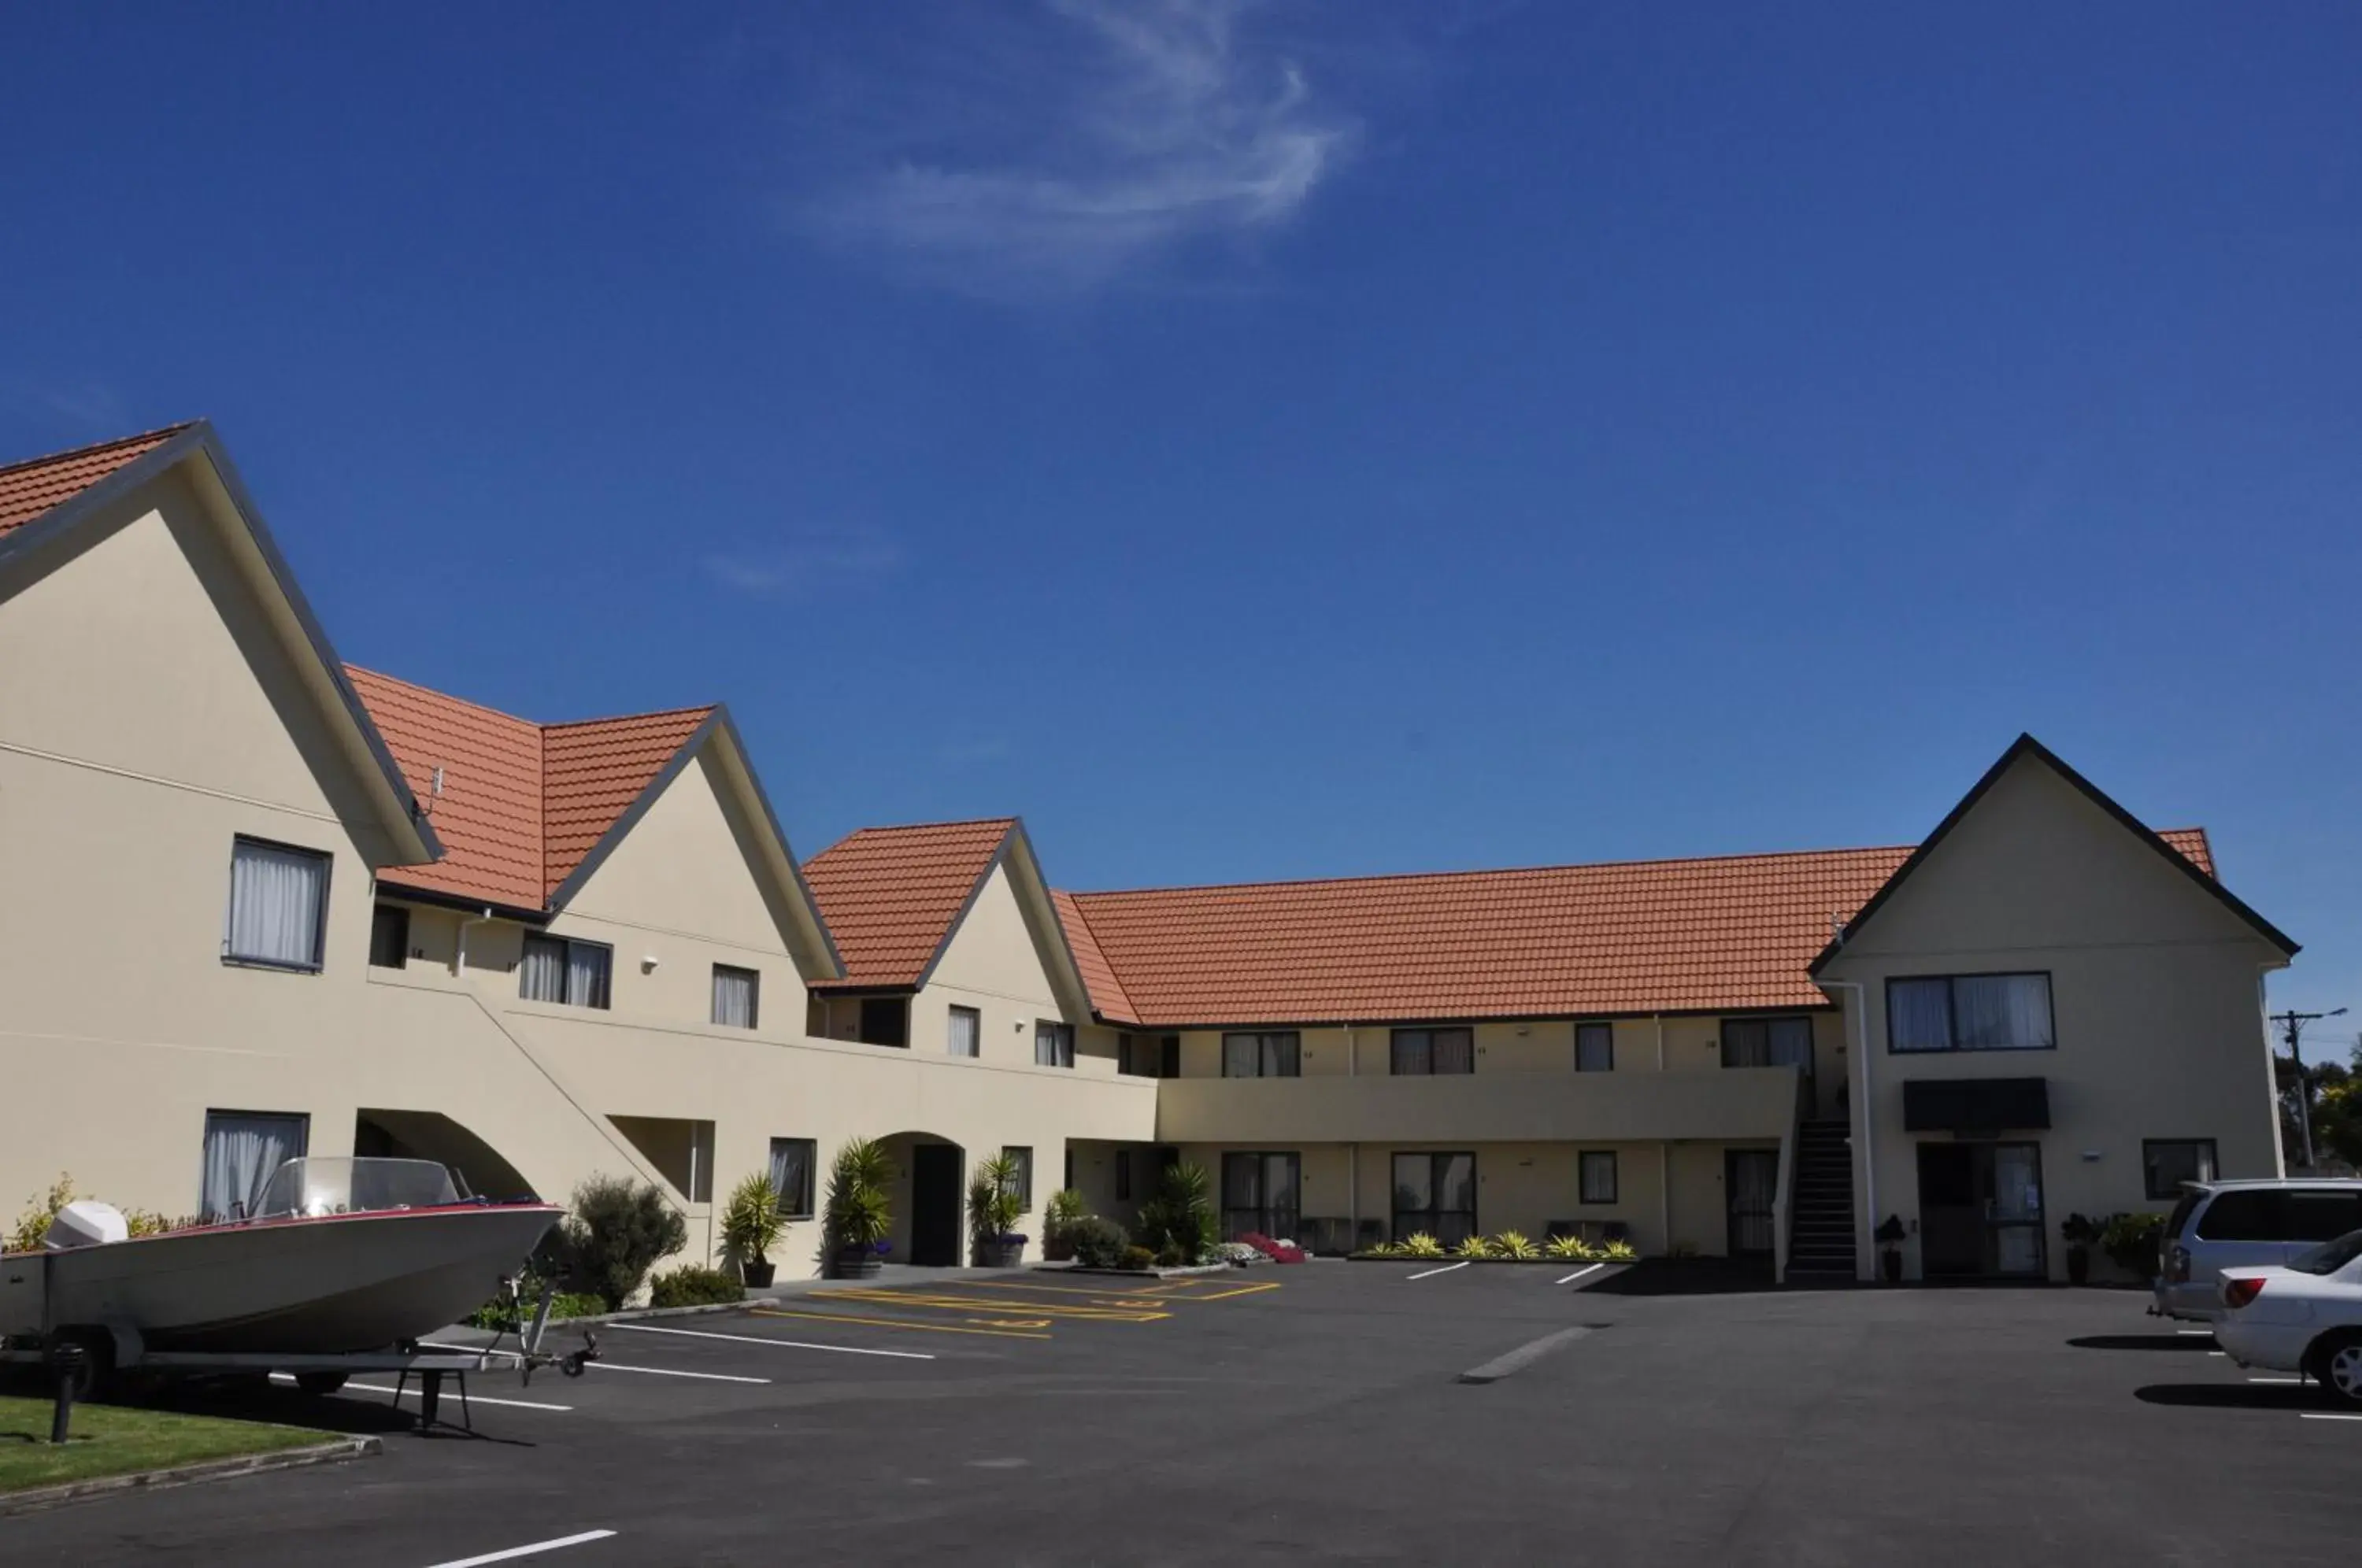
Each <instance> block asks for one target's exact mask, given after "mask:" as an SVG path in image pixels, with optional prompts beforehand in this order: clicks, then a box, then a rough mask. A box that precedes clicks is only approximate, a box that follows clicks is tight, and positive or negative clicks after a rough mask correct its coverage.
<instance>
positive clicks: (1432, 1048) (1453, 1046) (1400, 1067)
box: [1394, 1029, 1476, 1077]
mask: <svg viewBox="0 0 2362 1568" xmlns="http://www.w3.org/2000/svg"><path fill="white" fill-rule="evenodd" d="M1475 1070H1476V1032H1475V1031H1474V1030H1473V1029H1397V1030H1396V1031H1395V1032H1394V1072H1395V1076H1396V1077H1423V1076H1426V1075H1429V1074H1440V1073H1473V1072H1474V1071H1475Z"/></svg>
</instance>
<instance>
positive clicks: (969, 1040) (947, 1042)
mask: <svg viewBox="0 0 2362 1568" xmlns="http://www.w3.org/2000/svg"><path fill="white" fill-rule="evenodd" d="M946 1016H947V1018H948V1020H949V1021H948V1022H947V1023H946V1024H945V1025H944V1053H945V1054H946V1055H953V1056H976V1055H982V1054H983V1051H984V1014H982V1013H980V1012H978V1011H977V1010H976V1009H974V1008H972V1007H960V1006H957V1005H954V1007H953V1008H952V1010H951V1011H950V1012H949V1013H948V1014H947V1015H946Z"/></svg>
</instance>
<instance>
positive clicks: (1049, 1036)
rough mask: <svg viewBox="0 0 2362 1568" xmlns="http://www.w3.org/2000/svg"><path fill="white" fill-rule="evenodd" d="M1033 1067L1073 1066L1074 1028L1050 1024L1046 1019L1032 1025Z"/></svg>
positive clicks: (1070, 1025)
mask: <svg viewBox="0 0 2362 1568" xmlns="http://www.w3.org/2000/svg"><path fill="white" fill-rule="evenodd" d="M1033 1065H1034V1066H1037V1067H1071V1066H1074V1065H1075V1026H1074V1025H1073V1024H1071V1023H1052V1022H1050V1021H1047V1020H1046V1019H1045V1020H1042V1021H1037V1022H1036V1023H1035V1024H1034V1025H1033Z"/></svg>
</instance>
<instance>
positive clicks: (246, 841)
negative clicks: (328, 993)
mask: <svg viewBox="0 0 2362 1568" xmlns="http://www.w3.org/2000/svg"><path fill="white" fill-rule="evenodd" d="M327 922H328V857H327V856H325V855H323V854H321V853H320V852H319V851H318V850H316V849H298V848H296V847H295V846H294V845H287V844H271V843H269V842H267V841H265V840H263V839H259V838H248V837H246V836H244V835H243V834H241V835H239V836H238V837H237V838H236V839H233V840H232V841H231V844H230V857H229V915H228V918H227V919H226V920H225V921H223V922H222V956H223V958H225V959H226V960H228V961H229V962H231V963H234V964H261V965H265V966H269V967H271V968H274V969H304V970H311V971H317V970H318V968H319V967H320V955H321V952H322V949H323V947H324V946H325V945H326V938H327Z"/></svg>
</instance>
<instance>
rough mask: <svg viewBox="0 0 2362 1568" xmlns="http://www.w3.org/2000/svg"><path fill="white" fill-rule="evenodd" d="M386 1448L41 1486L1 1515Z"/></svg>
mask: <svg viewBox="0 0 2362 1568" xmlns="http://www.w3.org/2000/svg"><path fill="white" fill-rule="evenodd" d="M384 1451H385V1444H384V1443H382V1442H381V1441H378V1440H377V1439H376V1438H373V1437H347V1438H337V1439H336V1440H335V1441H331V1442H317V1443H313V1444H310V1445H309V1446H307V1447H304V1448H282V1449H278V1450H276V1451H274V1452H270V1453H241V1454H233V1455H231V1456H230V1457H229V1458H227V1459H206V1460H200V1461H199V1462H197V1463H194V1464H175V1465H171V1466H170V1467H168V1468H166V1469H163V1470H135V1471H132V1472H131V1473H130V1474H127V1475H99V1476H94V1477H92V1478H91V1479H90V1480H88V1481H69V1482H66V1483H64V1484H63V1485H57V1486H37V1487H34V1488H32V1489H30V1490H28V1491H23V1492H8V1493H0V1515H7V1514H25V1513H31V1512H32V1511H33V1510H34V1509H36V1508H51V1507H58V1506H59V1505H61V1504H63V1503H79V1502H82V1501H83V1500H84V1499H86V1498H92V1497H103V1496H106V1495H107V1494H109V1493H111V1492H128V1491H133V1490H135V1489H144V1488H147V1487H151V1486H186V1485H193V1483H196V1482H199V1481H226V1480H228V1479H229V1478H230V1477H232V1476H235V1475H259V1474H263V1473H264V1472H266V1471H271V1470H301V1469H304V1468H306V1467H308V1466H311V1465H315V1464H337V1463H343V1462H344V1461H346V1460H348V1459H360V1458H363V1457H365V1456H368V1455H370V1454H376V1453H382V1452H384Z"/></svg>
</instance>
